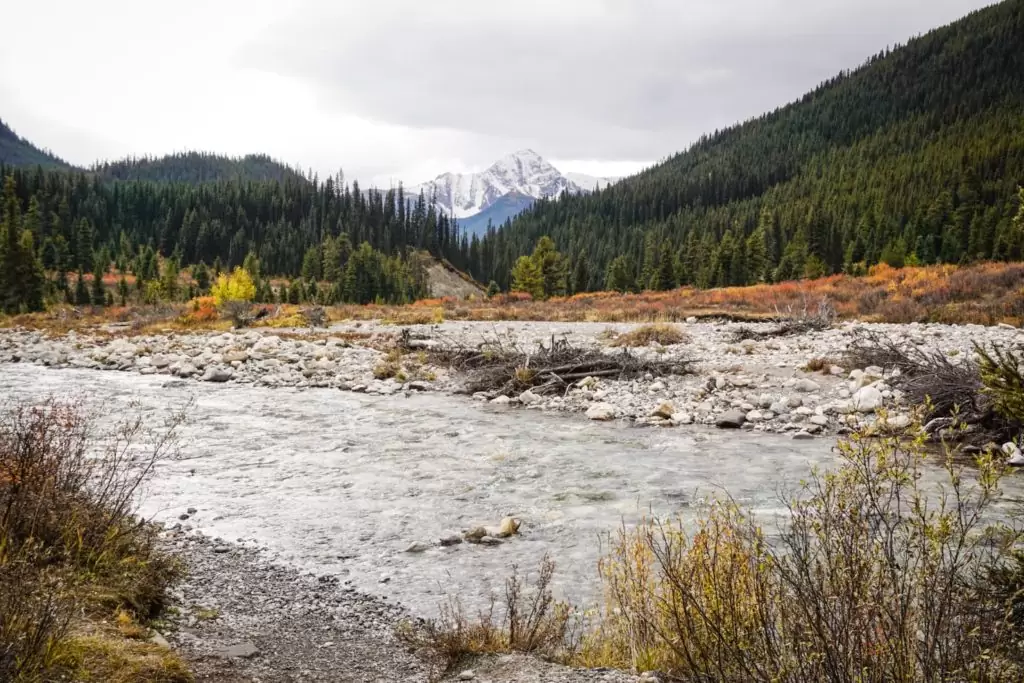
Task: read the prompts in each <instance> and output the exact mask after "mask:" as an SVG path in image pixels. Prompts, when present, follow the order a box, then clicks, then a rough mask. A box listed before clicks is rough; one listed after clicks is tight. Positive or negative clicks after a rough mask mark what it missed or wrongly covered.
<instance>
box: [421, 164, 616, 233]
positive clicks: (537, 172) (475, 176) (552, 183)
mask: <svg viewBox="0 0 1024 683" xmlns="http://www.w3.org/2000/svg"><path fill="white" fill-rule="evenodd" d="M576 177H577V178H578V179H580V180H583V181H584V182H585V183H586V185H585V186H584V185H579V184H577V183H576V182H574V181H573V180H571V179H570V178H569V177H568V176H567V175H566V174H563V173H562V172H560V171H559V170H558V169H557V168H555V167H554V166H552V165H551V164H550V163H548V162H547V161H546V160H545V159H544V158H543V157H541V156H540V155H539V154H537V153H536V152H534V151H533V150H531V149H524V150H520V151H518V152H515V153H514V154H509V155H507V156H505V157H503V158H502V159H499V160H498V161H496V162H494V163H493V164H492V165H491V166H490V167H488V168H487V169H486V170H484V171H481V172H480V173H442V174H441V175H439V176H437V178H435V179H434V180H431V181H429V182H426V183H423V184H421V185H416V186H414V187H411V188H409V189H408V193H409V194H410V195H416V194H419V192H420V191H422V192H423V194H424V196H425V197H426V198H427V199H428V200H430V199H431V198H432V197H435V198H436V199H435V201H436V204H437V206H438V207H439V208H441V209H443V210H444V211H445V212H446V213H448V214H449V215H453V216H455V217H456V218H468V217H470V216H476V215H477V214H479V213H480V212H481V211H485V210H486V209H488V208H490V207H491V206H492V205H493V204H494V203H495V202H497V201H498V200H500V199H501V198H502V197H505V196H507V195H510V194H515V195H519V196H520V197H526V198H532V199H547V198H550V197H557V196H558V195H560V194H561V193H562V192H570V193H580V192H590V191H591V190H593V189H594V186H595V185H596V184H604V185H607V184H608V183H609V182H611V181H610V179H608V178H594V177H592V176H586V175H583V174H576ZM518 203H519V204H523V202H522V201H521V200H520V201H519V202H518ZM510 204H511V203H510ZM506 217H507V215H506ZM502 220H504V219H502ZM496 224H497V222H496ZM484 225H486V222H484Z"/></svg>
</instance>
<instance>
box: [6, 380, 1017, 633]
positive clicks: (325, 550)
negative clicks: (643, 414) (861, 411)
mask: <svg viewBox="0 0 1024 683" xmlns="http://www.w3.org/2000/svg"><path fill="white" fill-rule="evenodd" d="M0 396H2V397H5V398H29V399H33V400H39V399H42V398H45V397H48V396H56V397H64V398H71V399H73V400H75V401H80V402H82V403H83V404H84V405H86V406H88V407H90V408H92V409H95V410H98V411H100V413H101V414H102V415H103V418H102V419H104V420H115V419H117V418H119V417H124V416H130V415H132V414H139V413H141V414H142V415H144V416H146V419H147V420H148V421H149V423H151V424H153V425H159V424H161V420H163V419H164V418H166V417H168V416H169V415H170V413H171V412H172V410H173V408H175V407H180V406H182V405H184V404H187V403H189V401H193V403H192V405H191V407H190V410H189V419H188V422H187V423H186V425H185V426H184V428H183V431H182V434H181V439H180V455H179V457H178V458H177V459H174V460H171V461H165V462H163V463H161V464H160V465H159V466H158V469H157V471H156V472H155V475H154V477H153V480H152V482H151V483H150V484H149V485H148V487H147V489H146V492H145V498H144V501H143V512H144V513H145V514H146V515H147V516H149V517H152V518H154V519H156V520H158V521H164V522H168V523H173V522H176V521H177V520H178V516H179V515H181V514H182V513H184V512H185V511H186V509H187V508H190V507H194V508H197V509H198V512H197V513H196V514H195V515H194V516H193V517H192V518H191V519H190V520H189V521H188V522H187V523H188V524H191V525H193V526H194V527H195V528H196V529H198V530H201V531H202V532H204V533H207V534H209V535H212V536H219V537H222V538H224V539H226V540H231V541H235V540H239V539H245V540H253V541H256V542H258V543H261V544H264V545H266V546H267V547H268V548H269V549H270V550H271V551H272V552H273V553H274V554H275V555H276V556H277V557H278V558H279V559H281V560H282V561H285V562H288V563H292V564H295V565H297V566H299V567H301V568H303V569H308V570H310V571H314V572H316V573H332V574H338V575H341V578H343V579H347V580H351V582H352V585H353V586H355V587H356V588H358V589H360V590H363V591H366V592H370V593H374V594H378V595H383V596H387V597H389V598H393V599H396V600H398V601H400V602H401V603H403V604H404V605H406V606H407V607H409V608H411V609H412V610H413V611H415V612H418V613H421V614H424V615H429V614H432V613H435V612H436V610H437V608H438V605H439V604H440V602H441V601H442V600H443V599H444V597H445V596H447V595H453V594H457V595H459V596H461V597H462V598H463V599H464V600H465V601H466V602H467V603H468V604H470V605H479V604H482V602H483V601H484V599H485V597H486V596H488V595H490V594H491V593H493V592H496V591H497V592H500V591H501V589H502V586H503V581H504V578H505V577H506V576H507V575H508V574H509V570H510V567H511V565H512V564H514V563H518V564H519V566H520V567H522V568H523V569H527V570H533V569H535V568H536V567H537V565H538V563H539V560H540V558H541V557H542V556H543V555H544V554H545V553H548V554H550V555H551V557H552V558H553V559H554V560H555V561H556V563H557V566H558V570H557V585H556V589H557V591H558V592H559V594H560V595H561V596H564V597H568V598H570V599H573V600H576V601H584V602H586V601H589V600H591V599H593V598H594V597H595V592H596V589H597V587H598V586H597V581H596V564H597V560H598V558H599V556H600V553H601V542H602V538H603V537H606V535H607V533H608V532H609V531H613V530H614V529H616V528H617V527H618V526H619V525H621V524H622V523H626V524H633V523H636V522H637V520H639V519H640V518H641V517H642V516H643V515H645V514H648V515H649V514H651V513H652V512H653V514H655V515H659V516H660V515H666V514H680V515H682V516H683V517H684V518H686V517H692V515H693V514H694V512H693V510H694V508H695V507H696V506H697V505H698V504H699V502H700V501H701V500H702V499H705V498H706V497H707V496H709V495H714V494H715V493H716V492H717V493H721V492H722V491H727V492H728V493H729V494H730V495H731V496H733V498H735V499H736V500H737V501H738V502H739V503H740V504H741V505H743V506H744V507H747V508H750V509H752V510H753V511H754V512H755V514H758V515H762V516H764V517H765V518H771V517H772V516H773V515H774V514H775V513H776V512H777V511H778V510H779V500H780V498H779V495H780V492H781V491H783V490H784V489H786V488H787V487H789V488H791V487H793V486H795V484H796V482H797V481H798V480H799V479H800V478H801V477H805V476H806V475H807V474H808V472H809V471H810V467H811V466H812V465H813V464H824V465H827V464H828V463H830V462H832V461H833V458H834V455H833V454H832V446H833V445H834V442H833V441H831V440H825V439H818V440H812V441H794V440H792V439H790V438H788V437H784V436H776V435H765V434H756V435H755V434H750V433H746V432H740V431H717V430H700V429H692V428H690V429H655V428H634V427H630V426H628V425H626V424H622V423H595V422H590V421H587V420H584V419H582V418H580V417H579V416H565V415H561V416H559V415H550V414H543V413H539V412H534V411H525V410H516V409H509V408H497V407H492V406H488V405H486V404H480V403H476V402H472V401H470V400H469V399H467V398H464V397H451V396H444V395H440V394H413V395H411V396H408V397H406V396H403V395H401V394H399V395H397V396H388V397H379V396H370V395H366V394H355V393H348V392H340V391H336V390H327V389H324V390H307V391H298V390H292V389H267V388H254V387H250V386H244V385H235V384H223V385H212V384H205V383H197V382H185V381H180V380H170V381H169V380H168V378H161V377H153V376H149V377H144V376H139V375H136V374H133V373H122V372H100V371H93V370H50V369H45V368H42V367H39V366H29V365H9V364H8V365H3V366H0ZM1011 484H1012V487H1011V488H1012V493H1013V494H1014V495H1013V496H1008V497H1007V500H1006V501H1004V502H1003V503H1002V504H1003V505H1006V506H1010V505H1013V504H1015V503H1016V501H1017V500H1019V498H1020V495H1019V494H1020V492H1021V486H1020V484H1019V480H1014V481H1012V482H1011ZM1006 488H1007V487H1005V486H1004V489H1006ZM506 515H515V516H517V517H520V518H521V519H522V520H523V527H522V535H521V536H519V537H517V538H514V539H511V540H510V541H508V542H506V543H504V544H502V545H500V546H497V547H485V546H474V545H466V544H463V545H459V546H455V547H453V548H433V549H431V550H428V551H426V552H423V553H407V552H404V550H405V549H406V548H407V547H408V546H409V545H410V544H411V543H413V542H415V541H421V542H434V543H436V541H437V539H439V538H441V537H442V536H446V535H450V534H452V533H457V532H458V531H459V530H461V529H464V528H468V527H471V526H476V525H481V524H496V523H497V522H498V520H499V519H500V518H501V517H503V516H506Z"/></svg>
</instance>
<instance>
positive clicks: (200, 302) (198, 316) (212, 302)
mask: <svg viewBox="0 0 1024 683" xmlns="http://www.w3.org/2000/svg"><path fill="white" fill-rule="evenodd" d="M218 317H219V314H218V312H217V300H216V299H215V298H214V297H212V296H201V297H197V298H195V299H192V300H191V301H189V302H188V308H187V310H186V312H185V314H184V315H183V316H182V317H181V321H182V323H183V324H185V325H200V324H202V323H209V322H213V321H215V320H217V319H218Z"/></svg>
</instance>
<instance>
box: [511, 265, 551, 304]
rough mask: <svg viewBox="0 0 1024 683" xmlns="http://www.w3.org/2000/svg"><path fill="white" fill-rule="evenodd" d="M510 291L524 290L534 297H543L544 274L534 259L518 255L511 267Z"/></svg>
mask: <svg viewBox="0 0 1024 683" xmlns="http://www.w3.org/2000/svg"><path fill="white" fill-rule="evenodd" d="M512 291H515V292H526V293H527V294H529V295H530V296H531V297H533V298H534V299H543V298H544V274H543V272H542V271H541V269H540V266H539V264H538V263H537V261H536V260H534V259H532V258H530V257H529V256H520V257H519V259H518V260H517V261H516V264H515V265H514V266H513V267H512Z"/></svg>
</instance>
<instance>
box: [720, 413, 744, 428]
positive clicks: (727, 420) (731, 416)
mask: <svg viewBox="0 0 1024 683" xmlns="http://www.w3.org/2000/svg"><path fill="white" fill-rule="evenodd" d="M746 421H747V416H746V415H744V414H743V413H742V412H740V411H739V410H727V411H726V412H724V413H722V414H721V415H719V416H718V418H717V419H716V420H715V426H716V427H719V428H721V429H739V428H740V427H742V426H743V423H744V422H746Z"/></svg>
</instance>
